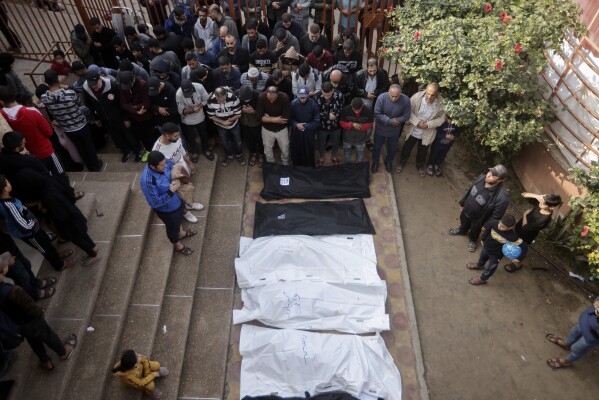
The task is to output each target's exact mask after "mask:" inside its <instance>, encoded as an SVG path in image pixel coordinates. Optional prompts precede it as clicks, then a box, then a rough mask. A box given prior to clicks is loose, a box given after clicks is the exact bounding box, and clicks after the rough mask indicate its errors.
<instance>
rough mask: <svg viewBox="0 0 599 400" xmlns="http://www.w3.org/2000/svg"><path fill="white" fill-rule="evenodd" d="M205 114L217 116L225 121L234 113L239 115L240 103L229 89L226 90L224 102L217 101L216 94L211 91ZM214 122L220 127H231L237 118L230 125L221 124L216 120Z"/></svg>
mask: <svg viewBox="0 0 599 400" xmlns="http://www.w3.org/2000/svg"><path fill="white" fill-rule="evenodd" d="M206 114H208V116H209V117H217V118H219V119H222V120H224V121H227V120H229V119H230V118H232V117H234V116H236V115H241V103H240V102H239V99H238V98H237V96H235V95H234V94H233V93H232V92H229V91H227V98H226V99H225V101H224V103H219V102H218V100H217V99H216V95H215V94H214V93H213V94H212V95H210V97H209V98H208V104H206ZM214 123H215V124H216V125H217V126H220V127H221V128H225V129H231V128H233V127H234V126H235V125H237V120H236V121H235V122H234V123H233V124H231V125H221V124H219V123H218V122H216V121H215V122H214Z"/></svg>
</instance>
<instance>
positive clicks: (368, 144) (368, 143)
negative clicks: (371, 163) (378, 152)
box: [366, 142, 374, 151]
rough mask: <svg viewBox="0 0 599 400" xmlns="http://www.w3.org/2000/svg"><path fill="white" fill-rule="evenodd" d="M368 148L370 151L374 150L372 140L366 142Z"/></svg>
mask: <svg viewBox="0 0 599 400" xmlns="http://www.w3.org/2000/svg"><path fill="white" fill-rule="evenodd" d="M366 148H367V149H368V150H370V151H372V150H374V145H373V144H372V142H366Z"/></svg>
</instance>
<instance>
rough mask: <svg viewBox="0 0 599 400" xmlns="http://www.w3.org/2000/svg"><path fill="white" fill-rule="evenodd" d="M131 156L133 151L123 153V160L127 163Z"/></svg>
mask: <svg viewBox="0 0 599 400" xmlns="http://www.w3.org/2000/svg"><path fill="white" fill-rule="evenodd" d="M130 158H131V153H129V152H127V153H126V154H123V156H122V157H121V162H123V163H126V162H127V161H129V159H130Z"/></svg>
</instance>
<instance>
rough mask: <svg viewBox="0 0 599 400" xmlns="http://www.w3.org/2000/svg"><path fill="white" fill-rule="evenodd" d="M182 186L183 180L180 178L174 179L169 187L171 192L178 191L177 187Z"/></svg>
mask: <svg viewBox="0 0 599 400" xmlns="http://www.w3.org/2000/svg"><path fill="white" fill-rule="evenodd" d="M180 186H181V181H180V180H179V179H173V180H172V181H171V185H170V186H169V189H170V191H171V192H173V193H175V192H176V191H177V189H179V187H180Z"/></svg>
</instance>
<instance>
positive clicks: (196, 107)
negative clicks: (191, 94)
mask: <svg viewBox="0 0 599 400" xmlns="http://www.w3.org/2000/svg"><path fill="white" fill-rule="evenodd" d="M202 108H204V104H203V103H200V104H196V105H195V106H193V110H194V111H195V112H200V110H201V109H202Z"/></svg>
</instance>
